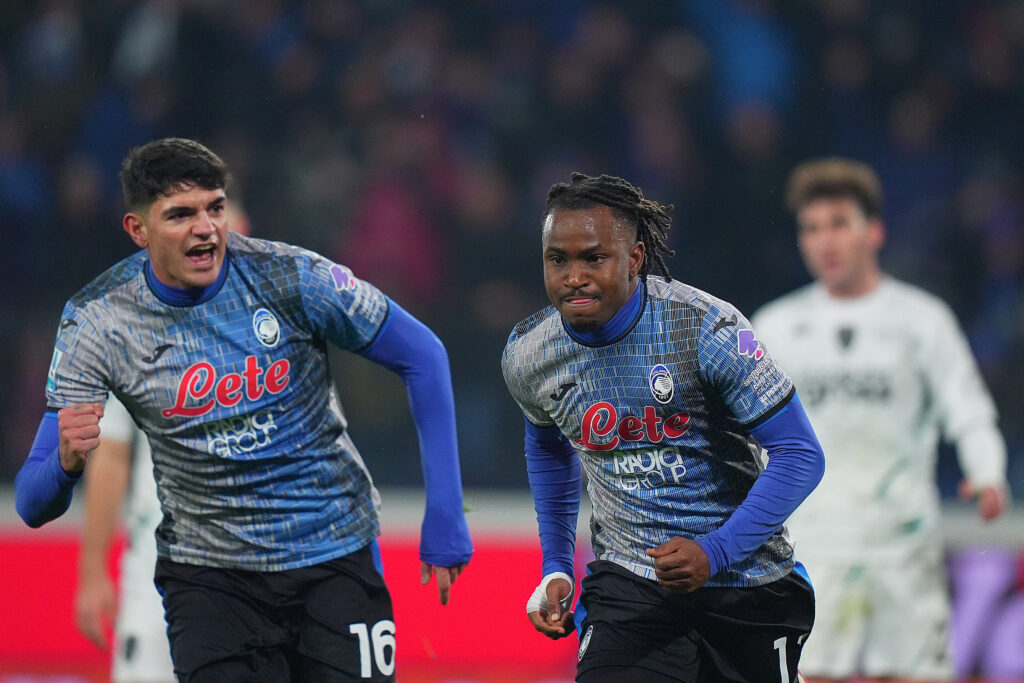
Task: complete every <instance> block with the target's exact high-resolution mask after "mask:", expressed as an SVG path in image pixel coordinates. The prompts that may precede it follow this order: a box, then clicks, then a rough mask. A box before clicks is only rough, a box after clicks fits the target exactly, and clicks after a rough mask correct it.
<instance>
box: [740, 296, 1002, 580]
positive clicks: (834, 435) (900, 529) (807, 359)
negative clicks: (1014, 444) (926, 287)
mask: <svg viewBox="0 0 1024 683" xmlns="http://www.w3.org/2000/svg"><path fill="white" fill-rule="evenodd" d="M753 320H754V324H755V326H756V328H757V330H758V334H759V335H760V337H761V339H762V341H764V343H765V346H766V347H767V348H768V349H770V350H771V353H772V355H773V356H774V357H775V358H777V359H778V360H779V362H780V363H781V364H783V365H784V367H785V368H786V370H787V372H789V373H790V376H791V377H792V378H793V381H794V382H795V384H796V386H797V387H798V389H799V391H800V395H801V397H802V399H803V403H804V406H805V408H806V410H807V414H808V416H809V417H810V420H811V424H812V425H813V426H814V430H815V432H816V433H817V435H818V437H819V439H820V440H821V444H822V447H823V448H824V451H825V460H826V463H827V465H826V468H825V476H824V478H823V479H822V482H821V484H820V485H819V486H818V488H817V489H816V490H815V492H814V493H812V494H811V495H810V497H809V498H808V499H807V500H806V501H805V503H804V504H803V506H801V508H800V509H799V510H798V511H797V512H796V514H794V515H793V517H792V518H791V520H790V528H791V531H792V533H793V538H794V539H795V541H796V543H797V548H798V549H799V551H800V552H801V554H802V553H804V552H812V553H827V554H828V556H830V557H833V558H843V557H846V558H850V559H852V560H856V559H863V558H864V557H869V558H870V557H874V558H879V557H890V558H896V557H900V558H902V557H906V556H908V555H912V554H914V553H916V552H919V550H920V549H921V548H922V547H928V546H929V545H932V544H933V543H936V542H938V541H939V537H938V531H939V530H938V523H939V513H940V509H939V495H938V490H937V487H936V485H935V464H936V446H937V442H938V439H939V436H940V433H945V435H946V436H947V437H948V438H949V439H951V440H953V441H956V442H957V444H958V450H959V454H960V460H961V464H962V465H963V469H964V471H965V472H966V474H967V476H968V478H969V479H970V480H971V481H972V483H974V484H975V485H976V486H1002V485H1005V467H1006V456H1005V446H1004V444H1003V441H1002V437H1001V436H1000V435H999V433H998V431H997V429H996V426H995V425H996V411H995V407H994V405H993V402H992V399H991V397H990V396H989V394H988V391H987V390H986V388H985V385H984V382H983V380H982V379H981V376H980V374H979V372H978V369H977V367H976V364H975V362H974V358H973V356H972V355H971V352H970V349H969V347H968V345H967V342H966V340H965V338H964V335H963V333H962V332H961V331H960V328H959V325H958V324H957V322H956V319H955V317H954V316H953V313H952V312H951V311H950V310H949V307H948V306H946V304H944V303H943V302H942V301H940V300H939V299H937V298H936V297H934V296H932V295H930V294H928V293H926V292H924V291H923V290H921V289H918V288H917V287H913V286H911V285H908V284H905V283H903V282H899V281H897V280H894V279H892V278H888V277H886V278H883V280H882V282H881V283H880V284H879V286H878V287H877V288H876V289H875V290H873V291H872V292H870V293H869V294H867V295H865V296H861V297H856V298H850V299H838V298H834V297H831V296H829V295H828V293H827V292H826V291H825V289H824V287H823V286H822V285H820V284H812V285H808V286H806V287H803V288H801V289H799V290H797V291H795V292H793V293H791V294H788V295H786V296H784V297H782V298H780V299H778V300H776V301H774V302H772V303H770V304H768V305H767V306H765V307H764V308H763V309H762V310H761V311H759V312H758V313H757V314H756V315H755V316H754V318H753Z"/></svg>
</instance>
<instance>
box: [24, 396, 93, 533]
mask: <svg viewBox="0 0 1024 683" xmlns="http://www.w3.org/2000/svg"><path fill="white" fill-rule="evenodd" d="M59 439H60V437H59V434H58V430H57V413H56V412H47V413H46V414H45V415H43V419H42V420H41V421H40V423H39V429H38V431H37V432H36V438H35V441H34V442H33V444H32V449H31V450H30V451H29V454H28V458H27V459H26V460H25V464H24V465H22V467H21V470H20V471H19V472H18V475H17V476H16V477H15V479H14V506H15V509H17V511H18V515H19V516H20V517H21V518H22V519H23V520H25V523H26V524H28V525H29V526H30V527H33V528H35V527H40V526H42V525H43V524H46V523H47V522H49V521H51V520H53V519H56V518H57V517H60V516H61V515H62V514H64V513H65V512H66V511H67V509H68V506H69V505H71V493H72V491H73V489H74V487H75V484H76V483H78V480H79V479H80V478H81V473H78V474H68V473H67V472H65V471H64V469H63V468H62V467H61V466H60V457H59V456H58V454H57V447H58V445H59Z"/></svg>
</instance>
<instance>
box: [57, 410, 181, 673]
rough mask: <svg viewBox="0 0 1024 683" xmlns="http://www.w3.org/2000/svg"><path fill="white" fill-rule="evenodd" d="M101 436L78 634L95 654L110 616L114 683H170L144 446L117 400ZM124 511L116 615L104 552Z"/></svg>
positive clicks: (153, 501)
mask: <svg viewBox="0 0 1024 683" xmlns="http://www.w3.org/2000/svg"><path fill="white" fill-rule="evenodd" d="M100 429H101V430H102V434H103V438H102V440H101V441H100V446H99V447H98V448H97V449H96V450H95V451H94V452H93V454H92V457H91V465H90V471H89V475H88V476H87V477H86V484H85V486H86V494H85V523H84V530H83V534H82V549H81V555H80V559H79V577H78V591H77V594H76V596H75V615H76V619H77V621H78V627H79V629H80V630H81V631H82V633H83V634H84V635H85V636H87V637H88V638H89V639H90V640H92V641H93V642H95V643H96V644H97V645H98V646H100V647H106V637H105V634H104V619H105V618H107V617H109V616H110V615H111V614H113V613H115V612H116V614H117V618H116V620H115V622H114V641H115V642H114V647H113V652H112V653H111V654H112V658H113V669H112V680H113V681H114V683H163V682H165V681H166V682H169V681H173V680H175V679H174V667H173V665H172V664H171V649H170V645H169V643H168V640H167V623H166V622H165V621H164V607H163V603H162V601H161V599H160V594H159V593H157V590H156V586H155V585H154V584H153V571H154V569H155V568H156V538H155V537H154V533H155V532H156V527H157V525H158V524H159V523H160V518H161V513H160V501H159V499H158V498H157V495H156V482H155V481H154V479H153V458H152V455H151V453H150V449H149V441H148V440H147V439H146V435H145V434H143V433H142V431H141V430H140V429H139V428H138V427H137V426H136V425H135V422H134V421H133V420H132V418H131V416H130V415H129V414H128V411H127V409H125V407H124V405H122V404H121V402H120V401H118V400H117V399H116V398H110V399H109V400H108V401H107V404H106V407H105V408H104V413H103V418H102V419H101V420H100ZM122 503H123V506H122ZM122 507H123V510H124V518H123V519H124V525H125V528H126V529H127V531H128V547H127V548H126V549H125V552H124V554H123V555H122V556H121V578H120V589H119V591H118V592H119V595H118V598H117V605H116V609H115V604H114V584H113V581H112V579H111V577H110V575H109V573H108V572H107V551H108V550H109V548H110V542H111V540H112V537H113V534H114V530H115V528H116V526H117V520H118V517H119V512H120V511H121V508H122Z"/></svg>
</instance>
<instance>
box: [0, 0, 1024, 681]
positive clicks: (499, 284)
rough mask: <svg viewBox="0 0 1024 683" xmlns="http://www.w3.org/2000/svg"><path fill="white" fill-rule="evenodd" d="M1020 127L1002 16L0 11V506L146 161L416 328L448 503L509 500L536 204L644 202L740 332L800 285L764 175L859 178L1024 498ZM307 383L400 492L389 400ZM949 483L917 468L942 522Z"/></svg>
mask: <svg viewBox="0 0 1024 683" xmlns="http://www.w3.org/2000/svg"><path fill="white" fill-rule="evenodd" d="M1021 121H1024V3H1021V2H1019V0H974V1H971V2H967V1H956V0H902V1H901V2H880V1H875V2H871V1H869V0H676V1H671V0H662V1H660V2H654V1H644V0H633V1H632V2H628V3H623V2H585V1H584V0H463V1H461V2H454V1H451V2H418V1H413V0H362V1H358V0H305V1H294V2H285V1H284V0H245V1H229V0H177V1H175V0H143V1H128V0H107V1H105V2H100V1H86V0H34V1H29V0H5V1H4V3H3V11H2V13H0V244H2V245H3V246H2V249H0V386H2V387H3V390H2V391H0V486H2V485H3V484H7V485H9V484H10V483H11V481H12V480H13V477H14V474H15V473H16V472H17V470H18V468H19V467H20V466H21V463H22V462H23V460H24V457H25V455H26V454H27V452H28V448H29V445H30V444H31V442H32V439H33V437H34V434H35V430H36V427H37V425H38V421H39V417H40V415H41V414H42V411H43V409H44V405H45V400H44V395H43V388H44V382H45V375H46V370H47V367H48V364H49V360H50V356H51V352H52V342H53V339H54V336H55V332H56V326H57V322H58V316H59V314H60V311H61V308H62V306H63V303H64V301H65V300H66V299H67V298H68V297H69V296H71V295H72V294H73V293H74V292H75V291H77V290H78V289H79V288H80V287H81V286H83V285H84V284H85V283H87V282H88V281H89V280H90V279H92V278H93V277H95V276H96V275H98V274H99V273H101V272H102V271H103V270H105V269H106V268H107V267H108V266H109V265H111V264H113V263H114V262H115V261H116V260H118V259H120V258H122V257H124V256H127V255H129V254H130V253H132V251H133V249H134V247H133V245H132V243H131V242H130V241H129V239H128V237H127V236H126V235H125V234H124V233H123V231H122V230H121V228H120V222H121V216H122V214H123V207H122V204H121V196H120V188H119V185H118V182H117V177H116V174H117V170H118V167H119V164H120V161H121V159H122V158H123V156H124V155H125V153H126V151H127V150H128V148H129V147H131V146H133V145H137V144H142V143H145V142H147V141H149V140H151V139H154V138H158V137H163V136H171V135H174V136H184V137H191V138H195V139H198V140H200V141H202V142H203V143H205V144H207V145H208V146H210V147H211V148H212V149H213V150H214V151H216V152H217V153H219V154H220V155H221V156H222V157H224V158H225V160H226V161H227V162H228V163H229V165H230V166H231V167H232V169H233V172H234V175H235V180H236V184H235V186H234V189H233V198H234V199H236V200H237V201H238V202H239V203H240V204H241V206H242V207H243V208H244V210H245V212H246V214H247V215H248V218H249V221H250V222H251V229H252V233H253V235H254V236H257V237H264V238H269V239H279V240H284V241H288V242H292V243H295V244H298V245H301V246H304V247H308V248H310V249H313V250H316V251H319V252H321V253H323V254H325V255H327V256H328V257H330V258H332V259H334V260H336V261H339V262H341V263H344V264H346V265H348V266H350V267H351V268H352V269H353V270H354V271H355V273H356V274H357V275H358V276H359V277H362V278H364V279H367V280H369V281H370V282H373V283H374V284H376V285H378V286H379V287H380V288H381V289H383V290H384V291H385V292H386V293H387V294H389V295H390V296H391V297H392V298H394V299H395V300H396V301H398V302H399V303H400V304H402V305H403V306H404V307H405V308H406V309H408V310H409V311H411V312H412V313H413V314H415V315H416V316H418V317H419V318H420V319H422V320H423V321H425V322H426V323H427V324H428V325H430V326H431V327H432V328H433V329H434V330H435V331H437V333H438V334H439V336H440V337H441V338H442V339H443V341H444V342H445V344H446V345H447V347H448V350H449V353H450V356H451V361H452V370H453V379H454V385H455V396H456V403H457V409H458V414H459V439H460V446H461V451H462V472H463V480H464V484H465V485H466V487H467V488H468V489H473V490H482V491H498V490H506V491H512V492H520V493H521V492H523V491H525V487H526V476H525V469H524V466H523V458H522V448H521V443H522V427H521V424H522V423H521V416H520V414H519V412H518V410H517V409H516V407H515V404H514V403H513V402H512V400H511V399H510V398H509V397H508V395H507V392H506V391H505V388H504V384H503V381H502V378H501V373H500V369H499V359H500V354H501V351H502V348H503V346H504V342H505V339H506V337H507V335H508V332H509V330H510V329H511V327H512V326H513V325H514V324H515V323H516V322H517V321H518V320H520V319H522V318H523V317H525V316H527V315H528V314H530V313H531V312H533V311H534V310H536V309H538V308H540V307H542V306H544V305H545V304H546V299H545V296H544V291H543V286H542V282H541V261H540V214H541V210H542V208H543V202H544V198H545V194H546V191H547V188H548V187H549V186H550V185H551V184H552V183H554V182H559V181H563V180H566V179H567V178H568V176H569V173H570V172H571V171H575V170H579V171H584V172H587V173H601V172H607V173H612V174H616V175H622V176H624V177H627V178H629V179H630V180H632V181H633V182H634V183H635V184H637V185H639V186H641V187H642V188H643V189H644V191H645V193H646V195H647V196H648V197H651V198H653V199H656V200H658V201H661V202H663V203H672V204H674V206H675V209H674V212H673V216H674V229H673V234H672V240H671V245H672V246H673V247H674V248H675V249H676V251H677V255H676V257H675V258H674V259H672V260H671V261H670V262H669V265H670V268H671V270H672V272H673V275H675V277H676V278H677V279H680V280H683V281H685V282H687V283H689V284H692V285H695V286H697V287H699V288H701V289H705V290H707V291H710V292H712V293H714V294H715V295H717V296H720V297H722V298H724V299H726V300H729V301H731V302H733V303H734V304H736V305H737V306H739V307H740V309H741V310H743V311H744V312H746V313H747V314H748V315H749V314H751V313H753V311H754V310H756V309H757V308H758V307H759V306H760V305H761V304H763V303H765V302H767V301H768V300H769V299H772V298H774V297H776V296H778V295H780V294H782V293H784V292H786V291H788V290H790V289H792V288H794V287H796V286H798V285H801V284H803V283H805V282H807V281H808V276H807V275H806V273H805V271H804V269H803V266H802V264H801V262H800V260H799V257H798V254H797V249H796V241H795V227H794V223H793V219H792V217H791V216H790V215H788V213H787V212H786V210H785V207H784V206H783V198H782V194H783V186H784V183H785V179H786V174H787V173H788V171H789V170H790V169H791V168H792V166H793V165H795V164H796V163H798V162H799V161H801V160H803V159H805V158H808V157H811V156H821V155H829V154H837V155H847V156H852V157H855V158H858V159H861V160H863V161H866V162H868V163H870V164H872V165H873V166H874V167H875V168H876V169H877V170H878V171H879V173H880V175H881V178H882V182H883V186H884V188H885V192H886V199H885V205H884V209H883V216H884V219H885V221H886V224H887V227H888V231H889V232H888V239H889V241H888V244H887V247H886V248H885V249H884V250H883V254H882V255H883V264H884V266H885V268H886V269H887V270H888V271H889V272H891V273H892V274H894V275H896V276H898V277H901V278H904V279H907V280H909V281H911V282H913V283H916V284H918V285H921V286H923V287H925V288H926V289H928V290H930V291H932V292H934V293H936V294H938V295H940V296H942V297H943V298H944V299H946V300H947V301H948V302H949V303H950V304H951V305H952V307H953V309H954V310H955V312H956V313H957V315H958V317H959V319H960V322H961V324H962V325H963V326H964V328H965V330H966V331H967V333H968V336H969V338H970V342H971V345H972V347H973V349H974V352H975V354H976V355H977V357H978V360H979V362H980V364H981V367H982V371H983V373H984V375H985V377H986V379H987V380H988V384H989V387H990V388H991V390H992V392H993V394H994V396H995V398H996V401H997V403H998V405H999V407H1000V412H1001V416H1002V422H1001V426H1002V429H1003V431H1004V434H1005V436H1006V438H1007V442H1008V446H1009V452H1010V481H1011V486H1012V487H1013V488H1014V489H1015V490H1016V492H1017V494H1018V495H1024V421H1021V420H1020V419H1019V413H1020V408H1019V407H1020V405H1021V404H1022V399H1024V365H1022V363H1021V362H1020V361H1019V358H1020V357H1021V356H1022V353H1024V335H1022V334H1021V332H1022V329H1021V328H1022V326H1024V298H1022V287H1021V279H1022V277H1024V144H1022V136H1021V133H1020V125H1021V124H1020V122H1021ZM937 360H939V359H937ZM332 364H333V371H334V374H335V378H336V381H337V383H338V386H339V389H340V391H341V395H342V401H343V404H344V406H345V409H346V412H347V413H348V416H349V419H350V423H351V431H352V434H353V437H354V439H355V441H356V443H357V445H358V446H359V448H360V450H361V451H362V453H363V456H364V458H365V459H366V461H367V462H368V464H369V467H370V469H371V471H372V473H373V475H374V478H375V480H376V482H377V484H378V485H379V486H381V487H385V488H389V487H414V486H418V485H419V484H420V481H421V479H420V470H419V467H418V456H417V449H416V436H415V432H414V429H413V427H412V423H411V421H410V420H409V418H408V412H407V409H406V407H405V394H404V389H403V387H402V385H401V383H400V382H399V381H398V380H397V379H396V378H394V377H393V376H391V375H390V374H389V373H387V372H386V371H384V370H381V369H379V368H377V367H376V366H373V365H371V364H370V363H368V362H364V361H362V360H361V359H359V358H355V357H352V356H351V355H347V354H342V353H338V354H336V355H335V356H334V357H332ZM958 478H959V472H958V470H957V466H956V464H955V460H954V459H953V458H952V457H951V455H950V454H949V453H948V452H944V454H943V457H942V458H941V460H940V484H941V487H942V489H943V492H944V494H945V495H946V496H948V497H952V496H953V494H954V492H955V487H956V482H957V479H958ZM523 521H524V529H525V528H528V527H529V524H531V523H532V519H530V517H529V513H528V511H527V517H526V518H525V519H524V520H523ZM527 533H528V532H527ZM0 564H2V560H0ZM979 666H980V665H979ZM976 668H977V667H976Z"/></svg>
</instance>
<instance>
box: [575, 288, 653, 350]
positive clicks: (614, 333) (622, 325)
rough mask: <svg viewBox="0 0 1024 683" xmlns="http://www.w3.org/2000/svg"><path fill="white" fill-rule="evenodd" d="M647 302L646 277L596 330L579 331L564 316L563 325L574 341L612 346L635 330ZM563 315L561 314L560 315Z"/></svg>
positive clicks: (585, 344) (588, 344) (591, 344)
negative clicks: (620, 306)
mask: <svg viewBox="0 0 1024 683" xmlns="http://www.w3.org/2000/svg"><path fill="white" fill-rule="evenodd" d="M646 303H647V283H646V281H645V280H644V278H640V280H639V282H637V285H636V289H635V290H633V293H632V294H631V295H630V297H629V299H627V300H626V303H625V304H623V305H622V308H620V309H619V310H618V311H616V312H615V315H613V316H612V317H611V319H610V320H609V321H608V322H606V323H605V324H604V325H602V326H601V327H600V329H598V330H595V331H594V332H579V331H577V330H574V329H572V327H570V326H569V323H567V322H565V318H562V327H563V328H564V329H565V332H566V334H568V335H569V336H570V337H572V338H573V340H574V341H576V342H578V343H580V344H583V345H584V346H611V345H612V344H614V343H615V342H617V341H619V340H621V339H622V338H624V337H625V336H626V335H627V334H629V333H630V332H632V331H633V328H634V327H636V324H637V322H638V321H639V320H640V316H641V315H643V313H644V308H645V305H646ZM559 317H561V316H559Z"/></svg>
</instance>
